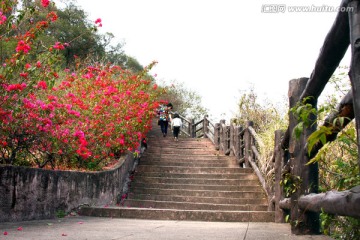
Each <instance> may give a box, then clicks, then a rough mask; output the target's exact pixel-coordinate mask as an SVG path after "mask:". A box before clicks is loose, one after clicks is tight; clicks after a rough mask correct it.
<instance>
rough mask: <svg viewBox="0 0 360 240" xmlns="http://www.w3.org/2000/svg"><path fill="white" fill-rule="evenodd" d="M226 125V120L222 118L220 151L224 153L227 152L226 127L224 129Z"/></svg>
mask: <svg viewBox="0 0 360 240" xmlns="http://www.w3.org/2000/svg"><path fill="white" fill-rule="evenodd" d="M224 125H225V120H224V119H221V120H220V134H219V135H220V152H221V153H222V154H224V153H225V131H226V130H225V129H224Z"/></svg>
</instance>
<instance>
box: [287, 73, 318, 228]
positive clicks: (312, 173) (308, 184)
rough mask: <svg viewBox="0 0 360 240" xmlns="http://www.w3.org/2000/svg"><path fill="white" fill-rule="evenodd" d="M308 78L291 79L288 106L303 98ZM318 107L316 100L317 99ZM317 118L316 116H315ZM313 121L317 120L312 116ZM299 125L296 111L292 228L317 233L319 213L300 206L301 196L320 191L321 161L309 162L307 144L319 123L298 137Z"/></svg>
mask: <svg viewBox="0 0 360 240" xmlns="http://www.w3.org/2000/svg"><path fill="white" fill-rule="evenodd" d="M307 81H308V78H300V79H295V80H292V81H290V84H289V105H290V108H292V107H294V106H295V105H296V104H297V103H298V101H299V100H300V94H301V93H302V92H303V89H304V88H305V86H306V84H307ZM314 104H315V106H316V102H314ZM312 117H314V116H312ZM313 120H314V119H313ZM297 124H298V120H297V119H296V118H295V116H294V115H293V114H291V113H290V116H289V129H290V133H291V137H290V146H289V153H290V156H291V159H290V166H291V175H292V177H293V179H297V178H300V179H301V181H299V182H297V183H296V185H297V188H296V191H295V192H294V193H293V194H292V195H291V210H290V219H291V223H292V225H291V231H292V233H294V234H299V235H300V234H301V235H304V234H318V233H319V230H320V225H319V214H318V213H313V212H304V211H303V210H301V209H300V208H299V206H298V199H299V197H300V196H301V195H304V194H308V193H317V191H318V178H319V173H318V164H317V163H313V164H310V165H306V164H307V162H308V161H309V159H308V157H307V154H306V151H305V144H306V141H307V138H308V136H309V135H310V134H311V133H312V132H313V131H314V130H315V129H316V124H312V125H311V127H306V128H304V130H303V133H302V134H301V136H300V138H299V139H296V137H295V136H294V135H293V134H292V133H293V129H294V128H295V126H296V125H297Z"/></svg>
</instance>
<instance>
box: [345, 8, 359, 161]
mask: <svg viewBox="0 0 360 240" xmlns="http://www.w3.org/2000/svg"><path fill="white" fill-rule="evenodd" d="M348 6H349V7H351V8H352V9H353V10H352V11H349V12H348V15H349V25H350V44H351V54H352V56H351V64H350V71H349V77H350V81H351V85H352V87H351V90H352V93H353V98H354V100H353V102H354V106H353V108H354V112H355V127H356V132H357V147H358V151H359V152H360V90H359V89H360V81H359V79H360V63H359V62H360V48H359V46H360V31H359V24H360V6H359V1H350V2H349V5H348ZM358 165H359V167H360V155H359V154H358Z"/></svg>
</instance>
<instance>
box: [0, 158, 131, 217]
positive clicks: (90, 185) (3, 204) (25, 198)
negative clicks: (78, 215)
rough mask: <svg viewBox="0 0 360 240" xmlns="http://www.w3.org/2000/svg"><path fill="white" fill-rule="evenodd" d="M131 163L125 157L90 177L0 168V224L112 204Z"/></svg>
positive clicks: (87, 175) (46, 171)
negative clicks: (117, 163) (110, 167)
mask: <svg viewBox="0 0 360 240" xmlns="http://www.w3.org/2000/svg"><path fill="white" fill-rule="evenodd" d="M134 160H135V159H134V157H133V154H132V153H129V154H128V155H127V156H126V157H124V158H123V159H122V161H121V163H119V165H118V166H117V167H115V168H114V169H112V170H107V171H102V172H90V173H89V172H78V171H52V170H43V169H36V168H26V167H14V166H0V222H10V221H21V220H34V219H46V218H53V217H55V216H56V213H59V211H64V212H70V211H71V210H73V209H76V208H78V207H79V206H81V205H86V204H88V205H97V206H104V205H107V204H115V203H116V199H117V198H118V197H119V195H120V194H121V191H122V188H123V185H124V183H125V180H126V177H127V176H128V173H129V171H131V170H132V169H133V167H134V162H135V161H134Z"/></svg>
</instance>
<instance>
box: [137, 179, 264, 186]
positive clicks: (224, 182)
mask: <svg viewBox="0 0 360 240" xmlns="http://www.w3.org/2000/svg"><path fill="white" fill-rule="evenodd" d="M138 182H140V183H143V184H152V183H168V184H209V185H221V186H223V185H239V186H246V185H248V186H255V185H258V184H259V181H258V179H255V177H254V179H252V180H251V179H244V180H242V179H208V178H162V177H138V178H134V180H133V183H138ZM133 183H132V184H133Z"/></svg>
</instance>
